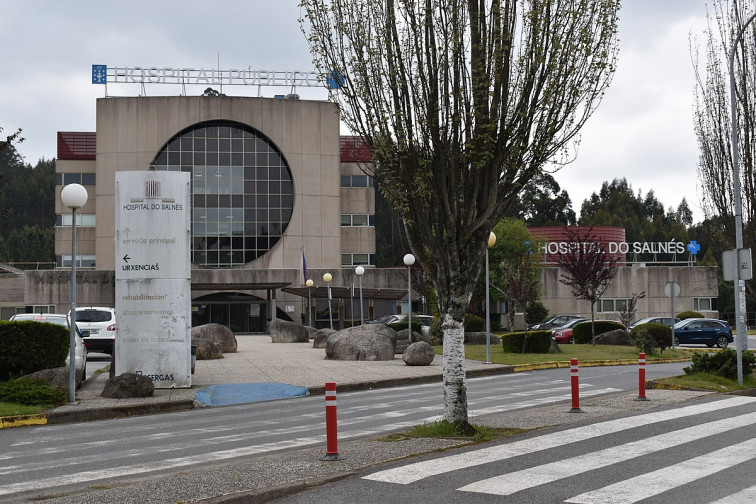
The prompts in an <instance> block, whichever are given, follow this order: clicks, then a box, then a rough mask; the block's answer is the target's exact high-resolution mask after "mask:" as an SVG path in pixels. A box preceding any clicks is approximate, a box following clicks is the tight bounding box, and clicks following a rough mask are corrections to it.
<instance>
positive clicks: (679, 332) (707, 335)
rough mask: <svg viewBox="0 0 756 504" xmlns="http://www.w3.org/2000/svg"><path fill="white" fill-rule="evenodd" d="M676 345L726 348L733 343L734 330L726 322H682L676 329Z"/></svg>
mask: <svg viewBox="0 0 756 504" xmlns="http://www.w3.org/2000/svg"><path fill="white" fill-rule="evenodd" d="M674 331H675V345H680V344H682V345H706V346H708V347H713V346H714V345H716V346H718V347H719V348H726V347H727V344H728V343H732V342H733V337H732V329H730V326H729V325H728V324H727V322H725V321H724V320H717V319H707V318H694V319H685V320H681V321H680V322H678V323H677V324H675V327H674Z"/></svg>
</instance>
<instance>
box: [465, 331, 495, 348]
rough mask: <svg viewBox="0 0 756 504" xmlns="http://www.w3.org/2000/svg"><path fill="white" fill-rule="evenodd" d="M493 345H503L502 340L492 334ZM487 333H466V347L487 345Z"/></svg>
mask: <svg viewBox="0 0 756 504" xmlns="http://www.w3.org/2000/svg"><path fill="white" fill-rule="evenodd" d="M490 343H491V345H498V344H500V343H501V339H499V338H498V337H496V336H494V335H493V334H491V338H490ZM485 344H486V333H485V332H466V333H465V345H485Z"/></svg>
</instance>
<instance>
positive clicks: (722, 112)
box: [691, 0, 756, 292]
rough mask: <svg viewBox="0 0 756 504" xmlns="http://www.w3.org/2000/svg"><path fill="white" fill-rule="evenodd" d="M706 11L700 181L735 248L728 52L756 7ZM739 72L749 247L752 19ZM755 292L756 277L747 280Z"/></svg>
mask: <svg viewBox="0 0 756 504" xmlns="http://www.w3.org/2000/svg"><path fill="white" fill-rule="evenodd" d="M712 9H713V12H709V13H708V15H707V19H708V28H707V30H706V33H705V43H704V45H703V47H699V46H698V43H697V40H696V39H695V38H692V39H691V54H692V58H693V64H694V67H695V70H696V88H695V90H696V92H695V114H694V120H695V132H696V137H697V139H698V146H699V150H700V155H699V161H698V177H699V180H700V182H701V183H700V185H699V187H700V188H701V191H702V197H703V209H704V212H705V216H706V218H707V220H708V221H709V224H710V225H712V226H718V227H719V228H720V229H719V231H721V232H716V233H711V234H712V235H713V236H719V237H722V238H724V239H725V240H727V242H728V243H717V245H718V247H720V248H733V246H734V236H735V230H734V226H735V218H734V215H735V214H734V208H735V205H734V190H733V159H732V143H731V115H730V73H729V71H730V69H729V59H728V58H729V54H730V51H731V50H732V43H733V41H734V39H735V37H736V35H737V33H738V32H739V30H740V29H741V28H742V27H743V26H744V23H745V22H746V21H747V20H748V18H749V17H750V16H751V15H752V14H753V13H754V12H756V1H754V0H714V1H713V2H712ZM734 61H735V64H734V74H735V83H736V97H735V101H736V107H737V111H738V114H737V115H738V122H737V133H738V135H739V139H740V141H739V151H740V156H739V158H740V163H739V164H740V186H741V199H742V203H743V205H742V217H743V242H744V246H745V247H751V248H753V247H756V24H754V23H751V24H750V25H748V27H747V28H746V31H745V33H744V35H743V37H742V39H741V40H740V42H739V43H738V46H737V48H736V49H735V60H734ZM746 285H747V286H748V288H749V290H750V291H751V292H753V285H752V282H746Z"/></svg>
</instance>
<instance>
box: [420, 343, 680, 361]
mask: <svg viewBox="0 0 756 504" xmlns="http://www.w3.org/2000/svg"><path fill="white" fill-rule="evenodd" d="M433 349H434V350H435V352H436V353H437V354H439V355H442V354H443V347H442V346H440V345H437V346H434V347H433ZM560 349H561V350H562V352H561V353H547V354H532V353H531V354H515V353H505V352H504V350H503V348H502V346H501V345H500V344H499V345H491V362H493V363H494V364H509V365H511V366H516V365H520V364H538V363H543V362H565V363H569V362H570V359H572V358H575V359H578V361H579V362H589V361H616V360H627V361H635V362H637V361H638V353H639V352H638V349H637V348H636V347H633V346H618V345H590V344H589V345H560ZM694 353H695V350H686V349H679V347H678V349H676V350H674V351H672V350H664V352H661V353H656V354H653V355H646V362H654V361H659V360H665V359H673V358H683V359H690V358H691V356H692V355H693V354H694ZM465 358H467V359H472V360H479V361H485V360H486V346H485V345H465Z"/></svg>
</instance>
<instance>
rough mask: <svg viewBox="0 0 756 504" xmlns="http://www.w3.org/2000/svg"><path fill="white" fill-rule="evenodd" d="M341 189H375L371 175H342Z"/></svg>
mask: <svg viewBox="0 0 756 504" xmlns="http://www.w3.org/2000/svg"><path fill="white" fill-rule="evenodd" d="M341 187H373V177H371V176H370V175H342V176H341Z"/></svg>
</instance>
